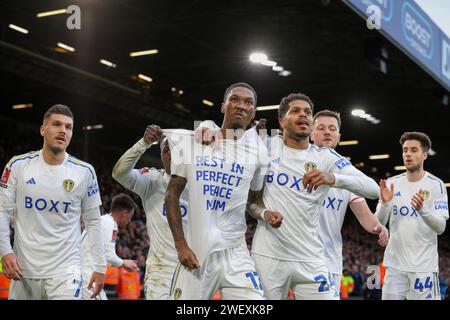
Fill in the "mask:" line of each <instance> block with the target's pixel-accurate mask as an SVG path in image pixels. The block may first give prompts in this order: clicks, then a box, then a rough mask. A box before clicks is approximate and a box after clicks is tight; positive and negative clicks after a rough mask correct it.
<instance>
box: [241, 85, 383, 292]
mask: <svg viewBox="0 0 450 320" xmlns="http://www.w3.org/2000/svg"><path fill="white" fill-rule="evenodd" d="M312 114H313V103H312V101H311V100H310V99H309V97H307V96H306V95H304V94H300V93H297V94H290V95H289V96H287V97H285V98H283V99H282V100H281V103H280V108H279V111H278V119H279V124H280V127H281V129H282V130H283V136H282V137H280V138H277V137H274V138H272V139H271V145H270V147H271V148H270V149H271V150H270V160H271V163H270V168H269V171H268V175H267V178H266V182H265V186H264V191H263V192H260V193H259V194H258V195H257V197H255V198H253V199H251V200H252V201H251V204H250V205H249V212H250V213H251V214H252V216H254V217H255V218H257V219H259V220H258V225H257V228H256V233H255V236H254V238H253V244H252V257H253V258H254V260H255V262H256V269H257V271H258V272H259V275H260V277H261V280H262V283H263V285H264V292H265V295H266V298H268V299H285V298H287V296H288V290H289V289H292V290H293V291H294V293H295V297H296V299H338V297H339V295H338V291H337V290H335V286H334V282H333V278H332V277H331V274H330V273H329V270H328V268H327V265H326V260H325V256H324V249H323V245H322V242H321V241H320V239H319V213H320V208H321V206H322V203H323V201H324V198H325V196H326V195H327V193H328V192H329V189H330V187H331V186H332V187H335V188H341V189H346V190H349V191H351V192H354V193H355V194H358V195H361V196H364V197H367V198H371V199H376V198H378V196H379V189H378V185H377V184H376V183H375V181H373V180H372V179H371V178H369V177H367V176H366V175H364V174H363V173H362V172H360V171H359V170H357V169H356V168H354V167H353V166H352V164H351V163H350V162H349V161H348V160H347V159H346V158H344V157H342V156H340V155H339V154H337V153H336V152H335V151H334V150H332V149H329V148H319V147H317V146H315V145H312V144H310V143H309V135H310V133H311V125H312V119H313V118H312ZM266 208H267V209H266ZM279 213H281V215H282V216H283V222H282V224H281V226H280V227H279V228H274V227H272V226H271V224H272V222H273V221H272V219H273V215H274V214H279Z"/></svg>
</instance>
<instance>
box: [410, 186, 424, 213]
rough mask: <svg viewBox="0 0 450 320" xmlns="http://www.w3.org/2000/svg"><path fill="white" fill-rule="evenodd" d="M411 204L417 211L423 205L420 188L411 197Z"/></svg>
mask: <svg viewBox="0 0 450 320" xmlns="http://www.w3.org/2000/svg"><path fill="white" fill-rule="evenodd" d="M411 204H412V206H413V207H414V209H416V210H417V211H419V210H420V209H422V207H423V197H422V189H420V190H419V192H417V193H416V194H415V195H414V196H413V197H412V198H411Z"/></svg>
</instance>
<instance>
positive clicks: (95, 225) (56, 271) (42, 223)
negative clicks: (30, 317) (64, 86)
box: [0, 105, 106, 300]
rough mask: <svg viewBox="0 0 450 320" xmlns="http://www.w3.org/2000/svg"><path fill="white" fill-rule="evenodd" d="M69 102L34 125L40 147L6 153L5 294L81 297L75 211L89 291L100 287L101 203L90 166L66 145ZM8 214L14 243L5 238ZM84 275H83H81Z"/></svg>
mask: <svg viewBox="0 0 450 320" xmlns="http://www.w3.org/2000/svg"><path fill="white" fill-rule="evenodd" d="M73 123H74V121H73V115H72V112H71V111H70V108H69V107H67V106H64V105H55V106H53V107H51V108H50V109H49V110H47V112H46V113H45V116H44V119H43V124H42V126H41V129H40V133H41V136H42V137H43V139H44V144H43V147H42V150H39V151H32V152H28V153H25V154H22V155H18V156H15V157H13V158H12V159H11V160H10V161H9V162H8V164H7V165H6V167H5V170H4V172H3V175H2V178H1V181H0V255H1V257H2V263H3V272H4V273H5V275H6V276H7V277H8V278H10V279H12V280H13V281H12V282H11V288H10V293H9V298H10V299H15V300H16V299H20V300H22V299H32V300H40V299H49V300H54V299H80V298H81V288H82V278H81V262H80V241H81V234H80V229H81V226H80V216H82V217H83V221H84V224H85V226H86V230H87V233H88V234H89V239H90V245H91V251H92V256H93V265H94V267H93V272H92V275H89V277H91V278H90V281H89V282H88V283H89V285H88V286H89V287H92V285H93V283H95V290H94V292H93V294H92V297H95V296H96V295H98V294H99V293H100V291H101V289H102V287H103V283H104V277H105V275H104V274H105V271H106V262H105V252H104V246H103V237H102V231H101V219H100V210H99V206H100V205H101V200H100V192H99V187H98V183H97V176H96V174H95V170H94V168H93V167H92V166H91V165H90V164H89V163H87V162H84V161H81V160H79V159H77V158H75V157H73V156H71V155H69V154H68V153H67V152H66V149H67V147H68V146H69V143H70V141H71V139H72V133H73ZM12 215H14V220H15V223H14V231H15V232H14V250H13V249H12V248H11V243H10V239H9V224H10V219H11V217H12ZM86 280H89V279H86Z"/></svg>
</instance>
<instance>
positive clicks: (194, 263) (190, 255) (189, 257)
mask: <svg viewBox="0 0 450 320" xmlns="http://www.w3.org/2000/svg"><path fill="white" fill-rule="evenodd" d="M178 260H180V263H181V264H182V265H183V266H185V267H187V268H189V269H198V268H200V263H199V262H198V259H197V256H196V255H195V253H194V251H192V250H191V248H189V247H188V246H184V247H182V248H181V249H178Z"/></svg>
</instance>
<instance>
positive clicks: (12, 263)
mask: <svg viewBox="0 0 450 320" xmlns="http://www.w3.org/2000/svg"><path fill="white" fill-rule="evenodd" d="M2 266H3V273H4V274H5V277H7V278H8V279H10V280H17V281H20V280H21V279H22V271H23V267H22V264H21V263H20V261H19V259H17V256H16V254H15V253H8V254H5V255H4V256H3V258H2Z"/></svg>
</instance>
